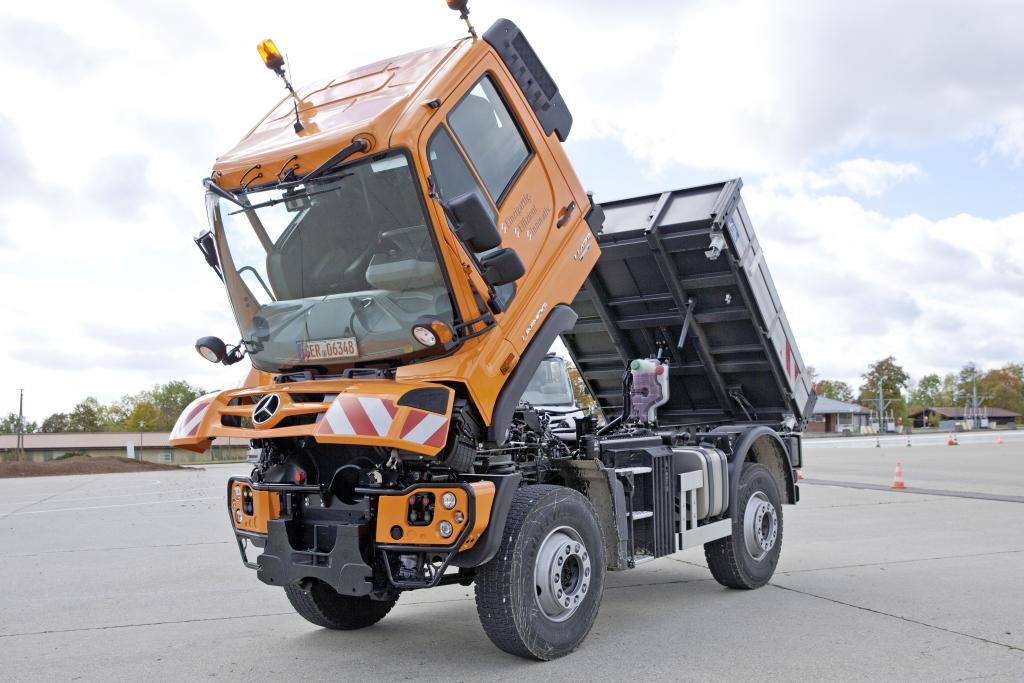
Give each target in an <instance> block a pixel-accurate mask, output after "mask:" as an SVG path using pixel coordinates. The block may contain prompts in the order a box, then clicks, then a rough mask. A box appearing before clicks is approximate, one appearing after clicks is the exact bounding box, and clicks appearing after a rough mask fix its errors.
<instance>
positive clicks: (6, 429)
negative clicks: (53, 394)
mask: <svg viewBox="0 0 1024 683" xmlns="http://www.w3.org/2000/svg"><path fill="white" fill-rule="evenodd" d="M36 431H39V425H37V424H36V423H35V422H29V421H28V420H25V430H24V433H25V434H32V433H33V432H36ZM17 433H18V414H17V413H7V415H6V416H4V417H2V418H0V434H17Z"/></svg>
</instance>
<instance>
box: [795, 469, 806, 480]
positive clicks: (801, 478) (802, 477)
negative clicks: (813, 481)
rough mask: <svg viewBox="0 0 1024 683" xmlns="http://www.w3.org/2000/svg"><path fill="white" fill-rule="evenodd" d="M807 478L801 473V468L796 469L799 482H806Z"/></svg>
mask: <svg viewBox="0 0 1024 683" xmlns="http://www.w3.org/2000/svg"><path fill="white" fill-rule="evenodd" d="M806 478H807V477H805V476H804V473H803V472H801V471H800V468H799V467H797V468H796V480H797V481H803V480H804V479H806Z"/></svg>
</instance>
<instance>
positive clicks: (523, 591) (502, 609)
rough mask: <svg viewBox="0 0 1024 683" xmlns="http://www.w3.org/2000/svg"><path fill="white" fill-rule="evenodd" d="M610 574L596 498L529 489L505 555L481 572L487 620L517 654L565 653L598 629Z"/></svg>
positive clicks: (512, 514) (494, 637) (515, 506)
mask: <svg viewBox="0 0 1024 683" xmlns="http://www.w3.org/2000/svg"><path fill="white" fill-rule="evenodd" d="M604 570H605V558H604V543H603V540H602V537H601V528H600V526H599V524H598V522H597V515H596V514H595V512H594V508H593V506H592V505H591V504H590V501H589V500H587V499H586V498H585V497H584V496H583V495H582V494H580V493H579V492H578V491H574V490H572V489H568V488H564V487H561V486H546V485H545V486H526V487H524V488H522V489H520V490H519V491H518V492H517V493H516V497H515V498H514V499H513V501H512V507H511V509H510V510H509V513H508V518H507V520H506V522H505V531H504V534H503V535H502V543H501V547H500V548H499V549H498V553H497V554H496V555H495V556H494V559H493V560H491V561H490V562H488V563H487V564H486V565H484V566H483V567H481V568H480V569H479V570H478V571H477V576H476V608H477V613H478V614H479V616H480V623H481V624H483V627H484V631H485V632H486V633H487V636H488V637H489V638H490V639H491V641H492V642H493V643H494V644H495V645H497V646H498V647H499V648H501V649H502V650H504V651H505V652H508V653H510V654H514V655H517V656H520V657H529V658H533V659H544V660H547V659H555V658H557V657H561V656H563V655H566V654H568V653H570V652H572V651H573V650H575V649H576V648H577V647H578V646H579V644H580V643H581V642H583V639H584V638H586V637H587V634H588V633H589V632H590V628H591V626H593V625H594V619H595V618H596V617H597V611H598V609H599V608H600V606H601V592H602V590H603V589H604Z"/></svg>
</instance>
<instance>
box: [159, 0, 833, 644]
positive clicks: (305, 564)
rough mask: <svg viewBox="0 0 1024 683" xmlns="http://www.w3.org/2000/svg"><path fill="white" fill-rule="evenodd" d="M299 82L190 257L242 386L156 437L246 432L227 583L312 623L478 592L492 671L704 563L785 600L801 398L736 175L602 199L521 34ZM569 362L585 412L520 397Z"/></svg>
mask: <svg viewBox="0 0 1024 683" xmlns="http://www.w3.org/2000/svg"><path fill="white" fill-rule="evenodd" d="M448 5H449V6H450V7H452V8H453V9H456V10H457V11H459V12H460V13H461V15H462V17H463V18H464V19H466V23H467V25H469V29H470V35H469V36H468V37H465V38H462V39H459V40H455V41H454V42H451V43H448V44H445V45H441V46H438V47H433V48H429V49H425V50H420V51H417V52H411V53H409V54H405V55H402V56H399V57H393V58H390V59H384V60H382V61H379V62H377V63H374V64H370V65H368V66H364V67H361V68H358V69H355V70H352V71H349V72H348V73H345V74H343V75H341V76H339V77H337V78H334V79H331V80H328V81H325V82H321V83H316V84H313V85H311V86H308V87H302V88H297V89H293V88H292V86H291V84H290V83H289V82H288V80H287V78H285V71H284V68H283V66H284V60H283V58H282V57H281V54H280V52H279V51H278V50H277V48H276V46H274V44H273V43H272V42H270V41H265V42H264V43H262V44H261V45H260V46H259V51H260V54H261V56H262V57H263V60H264V63H265V64H266V65H267V66H268V67H269V68H271V69H273V70H274V71H275V72H276V73H278V74H279V75H280V76H281V77H282V78H284V79H285V83H286V86H287V90H288V94H287V95H286V96H285V97H284V99H282V100H281V102H280V103H279V104H278V105H277V106H276V107H274V108H273V109H272V110H271V111H270V113H269V114H267V115H266V116H265V117H264V118H263V119H262V120H261V121H260V122H259V123H257V124H256V126H255V127H253V128H252V130H250V131H249V132H248V133H247V134H246V135H245V137H243V138H242V140H241V141H240V142H239V143H238V144H237V145H236V146H235V147H234V148H233V149H232V150H230V151H229V152H227V153H226V154H224V155H223V156H221V157H219V158H218V159H217V160H216V162H215V164H214V166H213V172H212V174H211V175H210V177H209V178H207V179H206V180H205V181H204V185H205V187H206V206H207V211H208V214H209V222H210V228H209V230H208V231H207V232H204V233H203V234H202V235H200V236H199V237H198V238H196V243H197V244H198V246H199V248H200V250H201V251H202V253H203V255H204V257H205V258H206V260H207V262H208V263H209V265H210V266H211V267H212V268H213V269H214V270H215V271H216V273H217V274H218V275H219V276H220V278H221V280H222V281H223V284H224V287H225V290H226V292H227V296H228V301H229V302H230V305H231V308H232V310H233V312H234V315H235V318H236V320H237V323H238V327H239V330H240V332H241V341H240V342H239V343H238V345H236V346H229V345H227V344H225V343H224V342H223V341H221V340H220V339H218V338H216V337H203V338H202V339H200V340H199V341H198V342H197V343H196V348H197V350H198V351H199V352H200V353H201V354H202V355H203V356H204V357H205V358H206V359H208V360H210V361H213V362H220V363H224V364H226V365H230V364H233V363H236V362H238V361H240V360H242V359H243V358H245V357H248V360H249V362H250V363H251V366H252V368H251V370H250V371H249V374H248V377H247V379H246V380H245V382H244V384H243V385H242V386H241V388H237V389H230V390H226V391H219V392H215V393H211V394H208V395H206V396H203V397H201V398H199V399H198V400H196V401H195V402H194V403H193V404H192V405H190V406H189V407H188V408H187V409H186V410H185V411H184V412H183V413H182V415H181V417H180V419H179V420H178V422H177V424H176V426H175V428H174V431H173V433H172V435H171V439H170V443H171V445H173V446H175V447H177V448H185V449H189V450H193V451H198V452H202V451H204V450H206V449H207V448H208V447H209V445H210V443H211V441H212V440H213V438H215V437H218V436H226V437H232V438H234V439H247V440H249V442H250V444H251V447H250V450H249V460H250V462H251V463H252V465H253V469H252V473H251V475H250V476H248V477H232V478H231V479H230V480H229V481H228V485H227V507H228V512H229V514H230V519H231V524H232V528H233V531H234V534H235V537H236V539H237V541H238V547H239V551H240V553H241V557H242V561H243V562H244V564H245V565H246V566H247V567H250V568H252V569H254V570H255V571H256V576H257V578H258V579H259V580H260V581H262V582H264V583H266V584H268V585H271V586H278V587H281V588H283V589H284V591H285V593H286V595H287V596H288V599H289V600H290V601H291V604H292V605H293V606H294V608H295V610H296V611H297V612H298V613H299V614H300V615H302V616H303V617H305V618H306V619H307V620H309V621H310V622H312V623H313V624H316V625H318V626H321V627H327V628H333V629H356V628H363V627H367V626H370V625H372V624H374V623H376V622H377V621H379V620H380V619H381V618H383V617H384V616H385V615H386V614H387V613H388V612H389V611H390V610H391V609H392V607H393V606H394V605H395V603H396V601H397V600H398V599H399V597H400V596H401V594H402V593H404V592H406V591H410V590H422V589H426V588H432V587H436V586H441V585H446V584H453V583H459V584H462V585H470V584H473V585H475V591H476V604H477V608H478V612H479V616H480V620H481V622H482V625H483V627H484V630H485V632H486V633H487V635H488V636H489V637H490V638H491V640H492V641H493V642H494V643H495V644H496V645H497V646H498V647H499V648H501V649H503V650H505V651H507V652H510V653H513V654H516V655H520V656H524V657H531V658H536V659H553V658H556V657H559V656H562V655H565V654H567V653H569V652H571V651H572V650H574V649H575V648H576V647H578V646H579V645H580V643H581V642H582V641H583V639H584V638H585V637H586V635H587V633H588V632H589V631H590V628H591V626H592V625H593V623H594V620H595V618H596V616H597V613H598V608H599V606H600V603H601V596H602V591H603V588H604V583H605V576H606V572H607V571H617V570H625V569H630V568H633V567H635V566H637V565H638V564H641V563H643V562H646V561H650V560H654V559H656V558H659V557H662V556H665V555H669V554H672V553H675V552H678V551H680V550H685V549H688V548H694V547H697V546H703V547H704V550H705V555H706V558H707V561H708V565H709V567H710V569H711V572H712V574H713V575H714V577H715V578H716V579H717V580H718V581H719V582H720V583H722V584H724V585H726V586H730V587H734V588H756V587H758V586H761V585H763V584H764V583H766V582H767V581H768V580H769V578H770V577H771V576H772V573H773V572H774V570H775V567H776V564H777V562H778V558H779V551H780V549H781V543H782V529H783V526H782V505H783V504H792V503H796V502H797V500H798V498H799V489H798V487H797V484H796V481H795V480H796V477H795V476H794V470H795V468H797V467H799V466H800V464H801V448H800V443H801V442H800V435H801V430H802V428H803V425H804V422H805V417H806V415H808V413H809V410H810V407H811V404H812V403H813V400H814V394H813V392H812V390H811V386H810V383H809V379H808V377H807V375H806V373H805V372H804V368H803V364H802V361H801V359H800V355H799V352H798V351H797V348H796V344H795V342H794V340H793V335H792V332H791V330H790V327H789V324H788V322H787V321H786V317H785V314H784V312H783V310H782V306H781V304H780V303H779V299H778V294H777V292H776V290H775V287H774V285H773V284H772V280H771V277H770V275H769V273H768V270H767V266H766V265H765V262H764V258H763V254H762V252H761V249H760V246H759V244H758V242H757V239H756V236H755V235H754V233H753V230H752V227H751V224H750V219H749V217H748V216H747V212H746V209H745V207H744V204H743V201H742V199H741V197H740V187H741V183H740V182H739V181H738V180H732V181H727V182H723V183H718V184H714V185H709V186H704V187H699V188H690V189H684V190H676V191H672V192H665V193H659V194H652V195H650V196H644V197H633V198H629V199H623V200H618V201H612V202H605V203H602V204H597V203H595V202H594V201H593V200H592V198H591V197H590V195H588V194H587V192H586V191H585V190H584V186H583V185H582V184H581V183H580V180H579V178H578V177H577V175H576V172H575V171H574V170H573V167H572V164H571V163H570V162H569V158H568V157H567V156H566V153H565V150H564V149H563V147H562V143H563V142H564V141H565V139H566V137H567V136H568V135H569V132H570V129H571V127H572V116H571V114H570V112H569V109H568V107H567V105H566V103H565V101H564V100H563V98H562V95H561V93H560V92H559V89H558V86H557V85H556V83H555V81H554V80H553V79H552V77H551V75H550V74H549V73H548V71H547V70H546V69H545V67H544V65H543V63H542V62H541V60H540V58H539V57H538V55H537V53H536V52H535V51H534V49H533V47H532V46H531V45H530V43H529V42H528V41H527V39H526V37H525V35H524V34H523V32H522V31H521V30H520V29H519V28H518V27H517V26H516V25H515V24H514V23H512V22H511V21H508V20H504V19H502V20H499V21H498V22H497V23H495V24H494V25H493V26H491V27H490V28H489V29H487V31H485V32H484V33H483V34H482V35H480V36H478V35H477V34H476V31H475V30H474V29H473V27H472V25H470V24H469V19H468V8H467V7H466V2H465V0H461V1H460V0H449V2H448ZM559 338H560V339H561V340H562V343H563V344H564V346H565V348H566V349H568V352H569V355H570V356H571V357H572V360H573V361H574V362H575V363H576V365H577V367H578V368H579V370H580V372H581V374H582V377H583V378H584V381H585V382H586V384H587V387H588V389H589V390H590V391H591V393H592V394H593V396H594V397H595V399H596V401H597V403H598V405H599V407H600V411H599V412H598V413H595V414H594V415H589V416H587V417H584V418H581V419H577V420H575V421H574V427H575V429H574V432H573V433H572V434H568V435H566V434H559V435H558V436H556V435H554V434H553V433H552V429H551V422H550V417H551V416H550V415H548V414H546V413H544V412H543V411H542V410H537V409H534V408H533V407H531V405H530V404H529V403H523V402H521V398H522V396H523V393H524V390H525V389H526V388H527V385H528V384H529V382H530V380H531V378H533V377H534V375H535V373H536V372H537V369H538V367H539V366H540V365H541V363H542V362H543V361H544V360H545V358H546V357H547V355H548V352H549V349H550V348H551V346H552V344H553V343H554V342H555V341H556V340H558V339H559Z"/></svg>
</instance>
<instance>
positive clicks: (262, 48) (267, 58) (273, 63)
mask: <svg viewBox="0 0 1024 683" xmlns="http://www.w3.org/2000/svg"><path fill="white" fill-rule="evenodd" d="M466 1H467V2H468V0H466ZM463 4H465V3H463ZM467 12H468V10H467ZM256 50H257V51H258V52H259V53H260V59H262V60H263V64H264V66H266V67H267V68H268V69H270V70H271V71H273V72H274V73H276V74H277V75H278V76H280V77H281V80H282V81H284V86H285V87H286V88H288V92H289V93H291V95H292V106H293V107H294V108H295V132H296V133H301V132H302V129H303V128H304V126H303V125H302V121H300V120H299V96H298V95H296V94H295V88H293V87H292V84H291V81H289V80H288V75H287V74H286V73H285V72H284V56H283V55H282V54H281V51H280V50H278V49H277V45H274V41H272V40H271V39H270V38H267V39H266V40H264V41H263V42H262V43H260V44H259V45H257V46H256Z"/></svg>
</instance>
